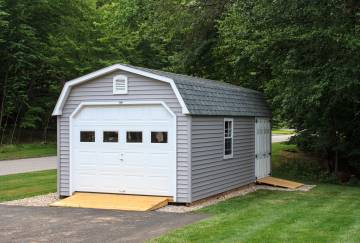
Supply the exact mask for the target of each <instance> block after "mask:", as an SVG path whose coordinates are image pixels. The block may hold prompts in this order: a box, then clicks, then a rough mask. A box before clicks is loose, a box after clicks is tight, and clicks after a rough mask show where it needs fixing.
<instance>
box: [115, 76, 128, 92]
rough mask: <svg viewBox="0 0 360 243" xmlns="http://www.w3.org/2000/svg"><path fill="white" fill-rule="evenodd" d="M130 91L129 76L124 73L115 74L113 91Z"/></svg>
mask: <svg viewBox="0 0 360 243" xmlns="http://www.w3.org/2000/svg"><path fill="white" fill-rule="evenodd" d="M127 92H128V78H127V77H126V76H124V75H118V76H115V77H114V79H113V93H114V94H127Z"/></svg>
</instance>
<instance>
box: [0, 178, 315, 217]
mask: <svg viewBox="0 0 360 243" xmlns="http://www.w3.org/2000/svg"><path fill="white" fill-rule="evenodd" d="M315 186H316V185H304V186H302V187H299V188H297V189H287V188H281V187H274V186H267V185H251V186H248V187H242V188H239V189H238V190H233V191H231V192H228V193H223V194H221V195H219V196H217V197H211V198H209V199H206V200H202V201H200V202H198V203H193V204H191V205H190V206H179V205H168V206H165V207H163V208H160V209H158V210H156V211H159V212H171V213H186V212H191V211H195V210H198V209H200V208H203V207H207V206H210V205H213V204H216V203H218V202H221V201H225V200H227V199H230V198H233V197H239V196H244V195H246V194H248V193H251V192H255V191H256V190H271V191H302V192H307V191H310V190H311V189H312V188H314V187H315ZM57 200H59V197H58V195H57V193H50V194H46V195H40V196H35V197H28V198H24V199H19V200H14V201H7V202H2V203H0V204H4V205H16V206H34V207H47V206H49V205H50V204H52V203H54V202H55V201H57Z"/></svg>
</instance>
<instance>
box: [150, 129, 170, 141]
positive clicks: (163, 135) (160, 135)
mask: <svg viewBox="0 0 360 243" xmlns="http://www.w3.org/2000/svg"><path fill="white" fill-rule="evenodd" d="M167 135H168V133H167V132H151V143H167V142H168V136H167Z"/></svg>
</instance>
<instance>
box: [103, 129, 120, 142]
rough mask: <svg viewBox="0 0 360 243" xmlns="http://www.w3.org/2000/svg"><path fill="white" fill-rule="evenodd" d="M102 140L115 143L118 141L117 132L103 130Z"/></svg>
mask: <svg viewBox="0 0 360 243" xmlns="http://www.w3.org/2000/svg"><path fill="white" fill-rule="evenodd" d="M103 141H104V143H117V142H118V141H119V136H118V132H108V131H106V132H104V134H103Z"/></svg>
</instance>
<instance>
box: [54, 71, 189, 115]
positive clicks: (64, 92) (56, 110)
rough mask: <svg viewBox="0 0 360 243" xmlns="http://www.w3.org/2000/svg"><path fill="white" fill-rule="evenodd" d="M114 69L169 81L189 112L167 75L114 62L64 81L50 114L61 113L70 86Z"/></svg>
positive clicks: (185, 112)
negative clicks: (108, 65)
mask: <svg viewBox="0 0 360 243" xmlns="http://www.w3.org/2000/svg"><path fill="white" fill-rule="evenodd" d="M115 70H122V71H126V72H130V73H135V74H138V75H141V76H144V77H148V78H152V79H156V80H159V81H163V82H166V83H169V84H170V86H171V88H172V89H173V91H174V93H175V95H176V98H177V99H178V101H179V103H180V105H181V107H182V113H183V114H189V113H190V112H189V110H188V109H187V107H186V104H185V102H184V100H183V98H182V97H181V95H180V92H179V90H178V89H177V87H176V85H175V82H174V80H173V79H171V78H168V77H164V76H160V75H156V74H153V73H149V72H145V71H142V70H139V69H136V68H132V67H128V66H124V65H121V64H115V65H112V66H110V67H106V68H103V69H100V70H98V71H95V72H92V73H89V74H86V75H84V76H81V77H79V78H76V79H73V80H70V81H68V82H66V83H65V85H64V88H63V89H62V91H61V94H60V97H59V99H58V101H57V103H56V106H55V108H54V111H53V113H52V115H53V116H59V115H61V114H62V109H63V106H64V104H65V101H66V99H67V97H68V95H69V93H70V90H71V88H72V87H73V86H75V85H78V84H81V83H84V82H86V81H88V80H90V79H94V78H97V77H99V76H102V75H104V74H107V73H110V72H113V71H115Z"/></svg>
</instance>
